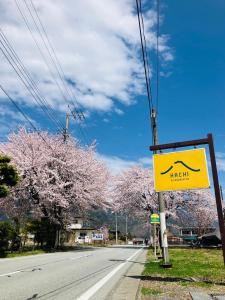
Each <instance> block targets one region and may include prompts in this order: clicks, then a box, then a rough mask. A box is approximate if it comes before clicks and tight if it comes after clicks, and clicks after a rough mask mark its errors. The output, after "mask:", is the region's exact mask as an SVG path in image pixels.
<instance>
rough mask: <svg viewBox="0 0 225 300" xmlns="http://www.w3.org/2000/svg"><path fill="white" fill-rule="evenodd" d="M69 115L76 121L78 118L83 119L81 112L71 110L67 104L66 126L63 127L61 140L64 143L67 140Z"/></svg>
mask: <svg viewBox="0 0 225 300" xmlns="http://www.w3.org/2000/svg"><path fill="white" fill-rule="evenodd" d="M69 110H70V111H71V113H70V112H69ZM70 117H73V118H74V120H75V121H76V120H77V119H79V120H80V121H83V120H84V119H85V117H84V114H83V112H81V111H80V112H78V111H72V110H71V109H70V107H69V105H68V111H67V113H66V127H65V129H64V132H63V141H64V143H66V142H67V139H68V137H69V121H70Z"/></svg>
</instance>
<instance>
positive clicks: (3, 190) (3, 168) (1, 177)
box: [0, 155, 19, 198]
mask: <svg viewBox="0 0 225 300" xmlns="http://www.w3.org/2000/svg"><path fill="white" fill-rule="evenodd" d="M10 161H11V158H10V157H8V156H6V155H0V198H3V197H6V196H7V195H8V194H9V188H10V187H12V186H15V185H16V184H17V183H18V181H19V175H18V172H17V170H16V168H15V167H14V166H12V165H10Z"/></svg>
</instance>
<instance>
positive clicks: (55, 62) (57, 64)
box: [14, 0, 84, 131]
mask: <svg viewBox="0 0 225 300" xmlns="http://www.w3.org/2000/svg"><path fill="white" fill-rule="evenodd" d="M14 1H15V3H16V6H17V9H18V10H19V13H20V15H21V16H22V18H23V20H24V22H25V25H26V27H27V28H28V30H29V32H30V34H31V36H32V39H33V40H34V42H35V44H36V46H37V48H38V50H39V52H40V54H41V56H42V58H43V60H44V62H45V64H46V66H47V68H48V70H49V72H50V75H51V77H52V78H53V80H54V82H55V84H56V85H57V87H58V89H59V91H60V93H61V95H62V97H63V99H64V100H65V101H66V102H67V103H68V104H70V103H69V102H68V99H67V97H66V96H65V94H64V92H63V90H62V88H61V86H60V85H59V83H58V81H57V80H56V78H55V76H54V74H53V72H52V70H51V67H50V65H49V63H48V61H47V59H46V57H45V55H44V53H43V52H42V50H41V48H40V46H39V45H38V42H37V40H36V38H35V37H34V35H33V33H32V30H31V28H30V25H29V22H28V19H27V17H26V16H25V15H24V13H23V12H22V10H21V8H20V7H19V4H18V2H17V0H14ZM23 2H24V4H25V5H26V8H27V10H28V12H29V14H30V16H31V18H32V20H33V22H34V25H35V27H36V29H37V31H38V33H39V35H40V37H41V40H42V42H43V44H44V46H45V48H46V49H47V52H48V54H49V57H50V60H51V63H52V65H53V66H54V68H55V70H56V72H57V74H58V77H59V79H60V80H61V83H62V85H63V87H64V90H65V91H66V93H67V95H68V96H69V99H70V100H72V102H73V96H74V98H75V95H74V92H73V89H72V88H71V87H70V86H69V89H68V87H67V85H66V84H65V80H64V79H63V77H66V76H65V73H64V72H63V69H62V66H61V64H60V62H59V60H58V58H57V56H56V53H55V50H54V48H53V46H52V44H51V42H50V39H49V38H48V35H47V32H46V30H45V28H44V25H43V23H42V22H41V19H40V17H39V15H38V12H37V10H36V8H35V6H34V4H33V2H32V1H31V4H32V7H33V10H34V12H35V15H36V18H37V20H38V22H39V24H40V26H41V29H42V32H43V33H44V36H45V39H46V40H47V42H48V45H49V47H50V49H51V51H52V53H53V54H52V53H51V51H50V49H49V47H48V45H47V43H46V41H45V39H44V37H43V33H42V32H41V30H40V28H39V26H38V24H37V22H36V20H35V18H34V15H33V13H32V12H31V9H30V7H29V6H28V4H27V2H26V1H25V0H23ZM53 57H54V58H53ZM61 73H62V74H61ZM69 91H70V92H71V94H73V96H72V98H71V94H70V93H69ZM75 100H76V98H75ZM77 104H78V103H77ZM73 105H74V110H75V112H76V114H77V115H78V118H79V119H80V120H81V118H84V115H83V113H82V112H79V111H78V110H77V109H76V107H75V104H74V103H73ZM78 105H79V104H78ZM79 126H80V125H79ZM79 130H80V131H82V129H79Z"/></svg>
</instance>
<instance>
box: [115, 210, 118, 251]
mask: <svg viewBox="0 0 225 300" xmlns="http://www.w3.org/2000/svg"><path fill="white" fill-rule="evenodd" d="M115 218H116V245H117V243H118V234H117V212H116V213H115Z"/></svg>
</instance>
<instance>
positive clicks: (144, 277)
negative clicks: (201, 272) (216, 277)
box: [125, 275, 225, 286]
mask: <svg viewBox="0 0 225 300" xmlns="http://www.w3.org/2000/svg"><path fill="white" fill-rule="evenodd" d="M125 277H129V278H134V279H141V280H148V281H159V282H178V281H182V282H204V283H210V284H216V285H223V286H225V282H220V281H211V280H198V279H195V278H185V277H161V276H149V275H140V276H136V275H133V276H125Z"/></svg>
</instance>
